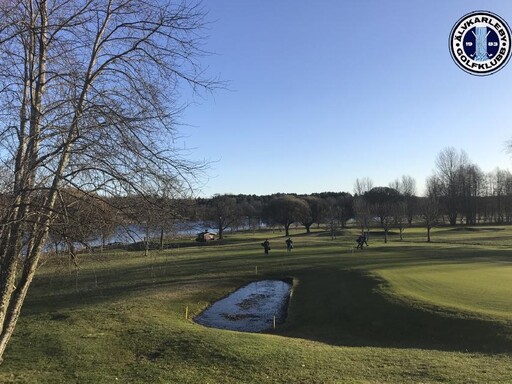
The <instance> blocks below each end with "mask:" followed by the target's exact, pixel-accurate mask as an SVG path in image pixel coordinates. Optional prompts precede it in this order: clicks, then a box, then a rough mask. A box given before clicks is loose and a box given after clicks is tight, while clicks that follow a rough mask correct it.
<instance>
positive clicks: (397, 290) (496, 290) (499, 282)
mask: <svg viewBox="0 0 512 384" xmlns="http://www.w3.org/2000/svg"><path fill="white" fill-rule="evenodd" d="M375 272H377V274H378V275H380V276H381V277H383V278H384V279H385V280H387V281H388V282H389V284H390V285H391V291H392V293H393V294H397V295H399V296H404V297H406V298H409V299H413V300H419V301H421V302H425V303H428V304H429V305H434V306H436V307H440V306H441V307H446V308H448V309H456V310H462V311H465V312H471V313H473V314H477V315H491V316H499V317H503V318H507V319H512V264H511V263H487V262H479V263H467V264H444V263H443V264H436V265H428V266H424V265H423V266H414V267H399V268H392V269H379V270H376V271H375Z"/></svg>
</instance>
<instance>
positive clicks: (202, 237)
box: [196, 231, 215, 242]
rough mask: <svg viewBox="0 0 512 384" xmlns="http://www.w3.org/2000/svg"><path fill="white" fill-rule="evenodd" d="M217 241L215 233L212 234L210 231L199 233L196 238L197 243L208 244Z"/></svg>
mask: <svg viewBox="0 0 512 384" xmlns="http://www.w3.org/2000/svg"><path fill="white" fill-rule="evenodd" d="M213 240H215V233H211V232H208V231H204V232H199V233H198V234H197V237H196V241H199V242H206V241H213Z"/></svg>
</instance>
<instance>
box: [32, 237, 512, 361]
mask: <svg viewBox="0 0 512 384" xmlns="http://www.w3.org/2000/svg"><path fill="white" fill-rule="evenodd" d="M258 246H259V244H258V243H256V244H249V245H247V244H243V245H241V246H239V247H238V248H233V250H231V248H232V247H231V246H224V247H222V248H220V249H219V250H218V251H214V250H213V249H211V251H212V253H211V254H210V253H209V252H208V253H204V254H200V255H198V254H197V253H196V254H193V255H190V258H189V255H182V254H180V256H178V257H176V258H173V257H168V258H167V257H165V256H162V257H159V258H158V259H155V260H154V261H151V262H150V260H149V259H146V260H145V261H144V262H140V263H139V262H135V261H134V260H138V259H136V258H135V257H134V256H131V257H129V258H128V261H130V262H131V263H132V264H129V263H128V264H127V265H123V266H122V267H120V266H118V267H116V268H112V269H111V268H108V267H107V268H105V269H97V270H91V269H89V270H87V269H84V270H82V271H80V273H79V276H78V280H76V281H75V277H74V276H69V275H68V276H63V275H59V276H53V275H52V274H48V275H44V276H41V277H39V278H38V279H37V281H36V282H35V283H34V287H33V288H35V289H34V291H33V294H31V295H30V297H29V298H28V300H27V301H28V302H27V304H28V305H27V306H26V307H25V308H24V312H25V313H26V314H38V313H50V314H51V313H53V314H54V315H50V317H51V316H53V318H51V320H52V321H65V320H66V318H65V315H66V313H60V312H59V311H64V312H66V311H69V310H72V309H73V308H77V307H87V306H90V305H94V304H98V303H100V304H101V303H104V302H112V301H115V300H118V299H125V298H129V297H130V296H131V295H132V294H140V293H141V292H143V293H144V292H146V291H152V292H153V291H154V292H159V291H161V292H165V291H171V292H172V291H179V292H180V294H179V300H181V302H183V301H187V300H189V301H190V302H198V301H205V300H212V301H213V300H215V299H216V298H218V297H215V293H211V292H210V288H214V290H213V291H215V292H217V293H218V292H220V291H222V289H231V288H233V287H236V286H237V285H238V286H241V285H243V284H245V283H247V282H248V281H250V280H256V279H258V278H262V279H263V278H267V277H290V276H293V277H295V278H297V279H298V281H299V284H298V286H297V288H296V291H295V292H294V296H293V299H292V301H291V307H290V310H289V318H288V320H287V323H286V324H285V325H284V326H283V327H282V328H280V329H279V330H278V331H277V333H278V334H280V335H283V336H289V337H296V338H302V339H309V340H315V341H320V342H324V343H328V344H331V345H336V346H372V347H396V348H419V349H435V350H446V351H473V352H483V353H511V352H512V325H511V324H510V322H509V323H505V322H504V323H499V322H497V321H496V322H493V321H487V320H479V319H474V318H464V317H463V315H462V314H455V313H452V314H450V313H441V312H439V311H438V312H434V311H428V310H426V309H423V308H415V307H412V306H409V305H407V304H405V303H401V302H396V301H393V300H392V299H390V298H388V297H386V295H384V294H383V290H382V288H383V286H384V284H385V283H384V282H383V281H380V280H378V279H376V278H375V277H373V276H371V275H367V274H365V272H364V270H366V269H370V270H371V269H375V268H379V269H384V268H396V267H404V266H417V265H433V264H443V263H453V262H457V263H465V262H468V263H471V262H474V260H475V259H479V258H481V254H480V252H479V251H478V250H475V251H474V252H473V251H468V250H466V251H465V252H464V254H463V255H462V254H458V253H457V249H440V250H437V249H436V248H434V247H429V248H425V247H424V246H422V247H414V246H407V247H404V248H403V249H402V248H400V249H397V248H393V247H385V246H373V245H372V246H371V247H369V249H367V248H365V249H364V251H361V252H360V253H355V252H354V253H352V252H350V251H347V249H346V247H344V248H343V247H340V248H333V245H332V244H331V243H329V244H327V245H326V246H324V247H317V246H311V247H309V248H308V247H305V248H304V249H302V250H300V251H296V250H294V252H293V253H292V254H288V253H286V252H284V251H282V252H274V251H273V252H272V254H271V255H270V256H266V257H265V256H263V255H261V253H260V249H259V248H258ZM212 248H213V247H212ZM251 249H253V250H251ZM313 254H314V256H312V255H313ZM491 256H492V257H493V259H495V261H502V260H505V259H506V257H507V255H506V254H505V253H504V252H503V251H488V252H487V253H486V258H488V257H491ZM255 265H258V266H259V268H260V271H261V273H260V275H258V276H255V275H254V274H251V272H250V271H252V270H253V268H254V266H255ZM75 283H78V285H77V286H78V291H77V292H75V290H74V289H73V287H74V285H75ZM192 286H194V287H195V288H194V289H190V290H188V287H192ZM219 287H220V288H219ZM181 302H180V304H177V305H181ZM55 313H57V315H55Z"/></svg>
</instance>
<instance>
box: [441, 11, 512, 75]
mask: <svg viewBox="0 0 512 384" xmlns="http://www.w3.org/2000/svg"><path fill="white" fill-rule="evenodd" d="M510 37H511V34H510V28H509V26H508V25H507V23H506V22H505V20H503V19H502V18H501V17H499V16H498V15H495V14H494V13H491V12H487V11H477V12H471V13H468V14H467V15H465V16H463V17H462V18H461V19H460V20H459V21H457V23H455V25H454V26H453V28H452V31H451V33H450V53H451V55H452V58H453V61H455V64H457V65H458V66H459V67H460V68H461V69H462V70H464V71H466V72H468V73H470V74H472V75H477V76H485V75H490V74H492V73H495V72H497V71H499V70H500V69H501V68H503V67H504V66H505V64H507V62H508V60H509V59H510V51H511V50H510V47H511V44H510Z"/></svg>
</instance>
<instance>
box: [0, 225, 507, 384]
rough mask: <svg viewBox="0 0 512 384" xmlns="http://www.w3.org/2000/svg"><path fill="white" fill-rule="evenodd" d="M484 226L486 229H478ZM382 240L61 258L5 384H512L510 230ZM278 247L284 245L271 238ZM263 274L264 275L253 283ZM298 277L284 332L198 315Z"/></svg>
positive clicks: (320, 238) (236, 239)
mask: <svg viewBox="0 0 512 384" xmlns="http://www.w3.org/2000/svg"><path fill="white" fill-rule="evenodd" d="M474 228H476V229H478V228H477V227H474ZM500 228H503V229H501V230H499V231H488V230H476V229H475V230H467V231H453V230H450V229H449V228H441V229H437V230H436V231H435V232H434V233H433V237H432V238H433V240H434V241H436V242H435V243H432V244H427V243H424V242H423V240H424V237H425V233H424V231H423V230H419V229H411V230H406V232H405V234H404V235H405V238H404V241H403V242H399V241H398V240H397V236H391V241H390V243H388V244H386V245H385V244H383V239H382V238H379V237H378V236H375V237H373V238H371V239H370V246H369V247H367V248H366V247H365V248H364V250H362V251H355V250H354V249H353V247H354V245H355V235H354V233H352V232H350V231H346V232H345V233H344V235H342V236H340V237H338V239H337V240H335V241H331V240H330V239H329V237H328V236H325V235H324V234H323V233H321V232H318V233H313V234H311V235H305V234H303V233H302V232H301V230H300V229H299V230H293V231H292V237H293V240H294V245H295V248H294V250H293V251H292V252H291V253H288V252H286V250H285V243H284V241H285V237H284V236H283V234H282V233H279V232H276V233H272V232H267V233H245V234H232V235H228V237H227V239H226V241H225V244H224V245H218V246H208V247H192V248H182V249H175V250H170V251H162V252H157V251H154V252H151V253H150V255H149V256H148V257H144V256H142V252H112V253H109V254H104V255H100V254H93V255H82V257H81V262H80V270H79V271H78V273H77V272H76V271H75V269H74V268H73V267H72V266H70V265H69V263H68V262H67V261H66V262H63V261H62V260H61V261H59V260H49V261H48V262H47V263H46V265H45V266H44V267H43V268H42V269H41V271H40V273H39V275H38V278H37V279H36V281H35V282H34V285H33V287H32V289H31V291H30V294H29V298H28V300H27V303H26V305H25V307H24V309H23V313H22V317H21V319H20V321H19V325H18V328H17V330H16V332H15V335H14V336H13V339H12V342H11V345H10V346H9V348H8V351H7V354H6V356H5V361H4V363H3V365H2V366H1V367H0V382H2V383H112V382H124V383H351V382H354V383H386V382H387V383H410V382H422V383H436V382H449V383H482V382H512V371H511V370H510V366H511V365H512V300H510V297H512V296H511V294H512V269H511V266H512V256H509V252H508V249H507V246H508V244H509V243H510V241H511V240H510V239H511V238H512V236H511V235H512V228H509V227H500ZM267 237H268V238H269V239H270V241H271V244H272V251H271V252H270V255H269V256H264V255H263V248H262V247H261V245H260V243H261V241H262V240H263V239H264V238H267ZM256 266H257V267H258V274H257V275H256ZM274 277H280V278H282V277H293V278H294V281H295V288H294V293H293V297H292V300H291V304H290V309H289V316H288V319H287V322H286V323H285V324H284V325H283V326H282V327H280V328H279V329H277V330H276V331H274V332H270V333H267V334H249V333H238V332H231V331H223V330H216V329H209V328H205V327H203V326H200V325H197V324H195V323H193V321H191V320H190V319H185V316H184V313H185V308H186V307H188V309H189V312H190V314H191V315H192V316H193V315H196V314H198V313H200V311H201V310H202V309H204V308H205V307H206V306H208V305H209V304H210V303H211V302H213V301H215V300H216V299H218V298H220V297H222V296H224V295H226V294H227V293H229V292H231V291H232V290H234V289H236V288H237V287H239V286H240V285H243V284H245V283H248V282H250V281H253V280H256V279H264V278H274Z"/></svg>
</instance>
